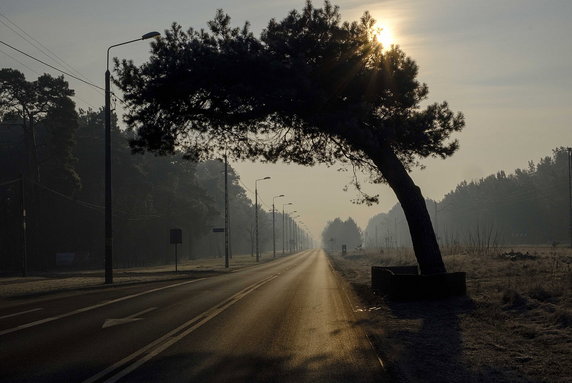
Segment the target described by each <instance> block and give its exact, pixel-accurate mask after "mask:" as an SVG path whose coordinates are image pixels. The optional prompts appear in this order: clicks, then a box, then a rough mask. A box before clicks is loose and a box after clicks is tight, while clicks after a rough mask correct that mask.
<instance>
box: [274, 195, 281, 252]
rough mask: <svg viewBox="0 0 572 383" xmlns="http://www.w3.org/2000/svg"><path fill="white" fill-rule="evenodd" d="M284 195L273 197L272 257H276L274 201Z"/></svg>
mask: <svg viewBox="0 0 572 383" xmlns="http://www.w3.org/2000/svg"><path fill="white" fill-rule="evenodd" d="M281 197H284V194H280V195H277V196H274V197H272V258H276V229H275V227H276V225H275V218H274V211H275V209H274V201H275V200H276V198H281Z"/></svg>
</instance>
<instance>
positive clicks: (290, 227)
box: [288, 210, 297, 253]
mask: <svg viewBox="0 0 572 383" xmlns="http://www.w3.org/2000/svg"><path fill="white" fill-rule="evenodd" d="M296 212H297V210H294V211H291V212H290V214H294V213H296ZM290 214H288V220H289V222H288V251H289V252H290V253H292V232H293V231H292V228H293V225H292V222H294V220H293V219H292V216H291V215H290Z"/></svg>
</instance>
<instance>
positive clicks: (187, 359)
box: [0, 250, 385, 383]
mask: <svg viewBox="0 0 572 383" xmlns="http://www.w3.org/2000/svg"><path fill="white" fill-rule="evenodd" d="M384 380H385V375H384V372H383V369H382V366H381V363H380V361H379V359H378V358H377V356H376V354H375V352H374V351H373V349H372V346H371V344H370V343H369V341H368V339H367V337H366V336H365V334H364V332H363V330H362V329H361V328H360V327H359V324H358V319H357V318H356V317H355V315H354V312H353V311H352V307H351V304H350V302H349V299H348V297H347V295H346V292H345V290H344V288H343V286H342V284H341V283H340V281H339V279H338V277H337V275H336V274H335V273H334V271H333V270H332V269H331V266H330V264H329V262H328V260H327V258H326V256H325V254H324V253H323V252H322V251H321V250H309V251H306V252H302V253H299V254H296V255H292V256H288V257H284V258H280V259H277V260H276V261H273V262H269V263H265V264H262V265H259V266H256V267H250V268H246V269H242V270H239V271H237V272H233V273H229V274H225V275H219V276H215V277H210V278H204V279H195V280H189V281H182V282H181V281H176V282H175V281H170V282H163V283H150V284H144V285H138V286H131V287H116V288H108V289H101V290H97V291H91V292H87V293H81V294H72V295H65V296H57V297H55V296H54V297H44V298H35V299H29V300H23V301H21V302H19V303H18V304H11V305H10V306H9V307H0V381H1V382H115V381H122V382H123V381H125V382H190V381H195V382H306V381H307V382H352V383H357V382H378V381H384Z"/></svg>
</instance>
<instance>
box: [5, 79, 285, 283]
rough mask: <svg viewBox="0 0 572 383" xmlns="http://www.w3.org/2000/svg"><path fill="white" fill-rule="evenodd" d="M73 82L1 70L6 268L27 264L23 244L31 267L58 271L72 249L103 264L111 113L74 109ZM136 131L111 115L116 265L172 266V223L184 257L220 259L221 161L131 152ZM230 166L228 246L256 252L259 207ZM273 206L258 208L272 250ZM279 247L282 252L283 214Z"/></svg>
mask: <svg viewBox="0 0 572 383" xmlns="http://www.w3.org/2000/svg"><path fill="white" fill-rule="evenodd" d="M67 86H68V84H67V83H66V82H65V81H64V80H63V78H61V77H60V78H53V77H51V76H49V75H44V76H41V77H40V78H38V80H36V81H32V82H28V81H26V80H25V79H24V77H23V75H21V73H20V72H18V71H14V70H9V69H2V70H0V96H1V102H0V164H2V166H1V167H0V272H7V271H8V272H10V271H17V270H20V269H21V267H22V260H23V253H24V250H26V253H27V259H28V267H29V268H30V269H32V270H49V269H51V268H54V267H56V266H57V263H58V257H56V254H73V256H72V258H71V259H72V260H71V262H72V263H73V264H75V265H77V266H93V267H101V266H102V265H103V259H104V257H103V253H104V208H103V206H104V142H103V140H104V129H103V127H104V120H103V116H104V113H103V109H101V110H98V111H94V110H88V111H85V110H79V112H78V111H76V110H75V105H74V103H73V101H72V100H71V98H70V96H71V95H73V91H72V90H69V89H68V87H67ZM130 137H131V133H129V132H127V131H121V130H120V129H119V128H118V126H117V121H116V117H115V116H113V122H112V148H113V149H112V158H113V160H112V161H113V167H112V169H113V171H112V176H113V206H114V218H113V219H114V263H115V266H142V265H155V264H165V263H171V262H173V261H174V255H173V254H174V253H173V248H172V245H170V244H169V229H171V228H180V229H182V231H183V244H182V248H180V249H179V254H182V256H183V257H185V258H187V259H192V258H197V257H216V256H223V255H224V233H214V232H213V228H215V227H217V228H220V227H224V163H223V162H222V161H220V160H212V161H207V162H204V163H193V162H190V161H188V160H185V159H182V158H181V156H167V157H156V156H153V155H150V154H146V155H133V154H131V150H130V148H129V145H128V139H129V138H130ZM228 172H229V175H228V182H229V206H230V209H229V210H230V222H231V230H230V233H231V239H232V241H231V243H232V248H231V251H232V253H234V254H238V253H242V254H252V252H253V248H254V247H253V243H254V233H255V232H254V203H253V202H252V201H251V200H250V199H249V198H248V197H247V193H246V190H245V187H243V186H241V183H240V179H239V176H238V174H236V172H235V171H234V169H232V167H231V166H229V171H228ZM21 180H23V182H22V181H21ZM259 203H260V201H259ZM266 207H267V209H266V210H264V209H262V208H261V210H260V211H259V233H260V234H259V236H260V246H261V251H271V250H272V212H271V209H268V206H266ZM22 208H24V209H25V211H26V221H27V222H26V237H25V238H24V236H23V232H24V231H23V228H22ZM268 210H270V211H268ZM280 210H281V209H280ZM286 234H287V235H288V231H286ZM287 238H288V236H287ZM276 243H277V246H276V247H277V249H279V250H280V252H281V250H282V214H281V211H280V213H278V212H277V214H276ZM286 247H287V248H288V245H287V246H286ZM59 258H61V259H60V260H63V261H66V257H62V256H60V257H59ZM69 261H70V257H69V256H67V261H66V262H69Z"/></svg>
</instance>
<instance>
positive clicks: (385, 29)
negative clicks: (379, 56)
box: [374, 24, 395, 50]
mask: <svg viewBox="0 0 572 383" xmlns="http://www.w3.org/2000/svg"><path fill="white" fill-rule="evenodd" d="M374 29H375V39H376V40H377V41H378V42H380V43H381V45H382V46H383V49H384V50H387V49H389V48H391V45H392V44H395V38H394V37H393V33H392V31H391V28H390V27H389V26H388V25H382V24H376V25H375V27H374Z"/></svg>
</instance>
